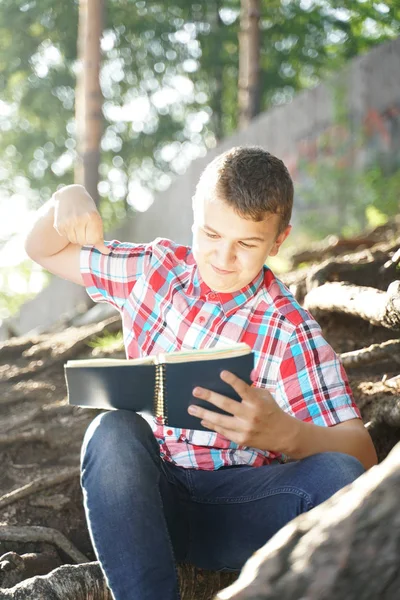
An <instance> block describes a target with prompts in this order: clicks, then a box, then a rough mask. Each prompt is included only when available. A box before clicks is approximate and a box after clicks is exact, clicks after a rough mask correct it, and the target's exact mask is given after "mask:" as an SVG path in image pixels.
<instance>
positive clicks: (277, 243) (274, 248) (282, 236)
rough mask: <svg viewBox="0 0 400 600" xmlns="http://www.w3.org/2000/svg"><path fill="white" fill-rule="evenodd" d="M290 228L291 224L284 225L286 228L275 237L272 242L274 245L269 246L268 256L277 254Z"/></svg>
mask: <svg viewBox="0 0 400 600" xmlns="http://www.w3.org/2000/svg"><path fill="white" fill-rule="evenodd" d="M291 230H292V226H291V225H288V226H287V227H286V229H285V230H284V231H282V233H280V234H279V235H278V237H277V238H276V240H275V242H274V245H273V246H272V248H271V251H270V253H269V256H276V255H277V254H278V252H279V248H280V247H281V245H282V244H283V242H284V241H285V240H286V238H287V236H288V235H289V233H290V232H291Z"/></svg>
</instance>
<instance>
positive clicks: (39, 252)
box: [24, 198, 70, 260]
mask: <svg viewBox="0 0 400 600" xmlns="http://www.w3.org/2000/svg"><path fill="white" fill-rule="evenodd" d="M53 223H54V200H53V198H51V199H50V200H49V201H48V202H46V203H45V204H44V205H43V206H41V207H40V209H39V210H38V212H37V219H36V220H35V223H34V225H33V227H32V229H31V230H30V232H29V233H28V235H27V237H26V239H25V246H24V247H25V252H26V253H27V254H28V256H30V258H32V259H33V260H34V259H35V258H37V257H45V256H53V255H54V254H57V252H60V251H61V250H63V249H64V248H65V247H66V246H68V244H69V243H70V242H69V241H68V239H67V238H66V237H64V236H61V235H60V234H59V233H58V232H57V231H56V230H55V229H54V227H53Z"/></svg>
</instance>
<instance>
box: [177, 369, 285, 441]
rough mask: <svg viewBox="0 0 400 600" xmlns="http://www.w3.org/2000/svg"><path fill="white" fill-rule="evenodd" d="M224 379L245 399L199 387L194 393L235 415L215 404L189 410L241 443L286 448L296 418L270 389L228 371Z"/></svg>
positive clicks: (222, 376) (229, 437)
mask: <svg viewBox="0 0 400 600" xmlns="http://www.w3.org/2000/svg"><path fill="white" fill-rule="evenodd" d="M221 379H222V380H223V381H225V382H226V383H228V384H229V385H230V386H232V388H233V389H234V390H235V391H236V392H237V394H238V395H239V396H240V397H241V399H242V402H237V400H232V399H231V398H227V397H226V396H222V395H221V394H217V393H216V392H212V391H210V390H206V389H204V388H199V387H197V388H195V389H194V390H193V396H195V397H197V398H201V399H202V400H207V401H208V402H210V403H211V404H214V406H218V407H219V408H222V410H225V411H226V412H228V413H230V414H231V415H232V416H227V415H221V414H219V413H215V412H212V407H211V410H206V409H204V408H201V407H200V406H195V405H190V406H189V409H188V412H189V413H190V414H191V415H194V416H195V417H199V419H202V421H201V424H202V425H203V426H204V427H207V428H208V429H212V430H213V431H216V432H217V433H220V434H222V435H224V436H225V437H227V438H228V439H229V440H231V441H232V442H236V443H237V444H239V445H240V446H250V447H252V448H258V449H259V450H270V451H273V452H285V451H286V448H287V447H288V439H289V438H290V436H292V435H293V433H294V428H295V425H296V421H297V420H296V419H294V418H293V417H291V416H290V415H289V414H288V413H286V412H285V411H283V410H282V409H281V408H280V406H279V405H278V404H277V402H276V401H275V400H274V398H273V396H272V395H271V394H270V393H269V392H268V390H266V389H261V388H255V387H252V386H250V385H248V384H247V383H245V382H244V381H243V380H242V379H239V377H236V375H233V373H230V372H229V371H223V372H222V373H221Z"/></svg>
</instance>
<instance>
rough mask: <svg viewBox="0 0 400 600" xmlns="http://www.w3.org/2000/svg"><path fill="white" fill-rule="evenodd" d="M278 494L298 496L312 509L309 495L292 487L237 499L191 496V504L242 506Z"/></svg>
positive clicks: (312, 505)
mask: <svg viewBox="0 0 400 600" xmlns="http://www.w3.org/2000/svg"><path fill="white" fill-rule="evenodd" d="M278 494H294V495H295V496H299V497H300V498H303V500H305V501H306V502H307V504H308V506H309V507H310V508H314V504H313V502H312V499H311V496H310V495H309V494H307V493H306V492H304V490H301V489H299V488H296V487H293V486H286V487H280V488H275V489H273V490H269V491H267V492H265V493H263V494H259V495H255V496H241V497H238V498H224V497H220V498H213V499H212V500H210V499H209V498H202V497H201V496H198V497H194V496H192V497H191V500H192V501H193V502H196V503H197V504H244V503H246V502H254V501H256V500H262V499H263V498H268V497H269V496H276V495H278Z"/></svg>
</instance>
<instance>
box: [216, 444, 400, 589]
mask: <svg viewBox="0 0 400 600" xmlns="http://www.w3.org/2000/svg"><path fill="white" fill-rule="evenodd" d="M399 493H400V444H397V446H396V447H395V448H394V449H393V451H392V452H391V453H390V455H389V456H388V458H387V459H386V460H385V461H384V462H383V463H381V464H380V465H379V466H376V467H373V468H372V469H370V470H369V471H367V473H365V474H364V475H362V476H361V477H360V478H359V479H357V480H356V481H355V482H354V483H353V484H351V485H349V486H347V487H345V488H344V489H343V490H341V491H340V492H338V493H336V494H335V495H334V496H332V498H330V499H329V500H327V501H326V502H324V503H323V504H321V505H320V506H317V507H316V508H314V509H313V510H311V511H310V512H308V513H305V514H303V515H300V516H299V517H297V518H296V519H295V520H294V521H292V522H291V523H289V524H288V525H286V527H284V528H283V529H281V531H280V532H279V533H278V534H277V535H275V536H274V537H273V538H272V539H271V540H270V541H269V542H268V543H267V544H266V545H265V546H263V547H262V548H261V549H260V550H258V552H256V553H255V554H254V555H253V556H252V557H251V558H250V559H249V560H248V561H247V563H246V564H245V566H244V568H243V569H242V572H241V574H240V577H239V579H238V580H237V581H236V582H235V583H234V584H233V585H231V586H230V587H229V588H227V589H225V590H223V591H222V592H220V593H219V594H218V595H217V597H216V600H217V599H218V600H296V599H300V598H302V599H304V600H306V599H307V600H311V599H317V598H318V599H321V600H322V599H323V600H343V599H344V598H345V599H346V600H361V599H362V600H377V599H378V598H379V600H397V598H398V597H399V587H400V564H399V556H400V511H399Z"/></svg>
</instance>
